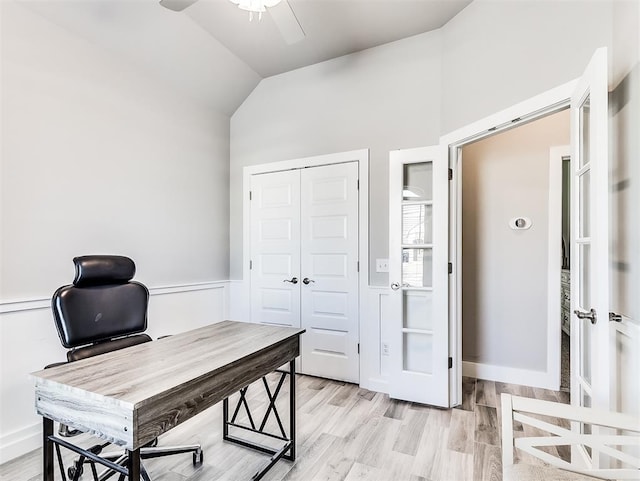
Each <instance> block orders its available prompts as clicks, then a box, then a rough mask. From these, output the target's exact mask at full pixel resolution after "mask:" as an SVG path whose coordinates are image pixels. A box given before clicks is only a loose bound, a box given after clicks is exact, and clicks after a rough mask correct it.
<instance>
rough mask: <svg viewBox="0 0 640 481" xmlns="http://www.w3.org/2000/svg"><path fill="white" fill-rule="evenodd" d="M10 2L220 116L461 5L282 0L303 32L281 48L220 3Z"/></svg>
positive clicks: (423, 27)
mask: <svg viewBox="0 0 640 481" xmlns="http://www.w3.org/2000/svg"><path fill="white" fill-rule="evenodd" d="M0 1H5V0H0ZM18 1H19V3H20V4H22V5H24V6H25V7H26V8H28V9H29V10H31V11H32V12H35V13H36V14H38V15H42V16H43V17H45V18H47V19H48V20H50V21H52V22H54V23H56V24H58V25H59V26H61V27H62V28H64V29H65V30H68V31H71V32H73V33H74V34H75V35H77V36H80V37H82V38H83V39H85V40H86V41H88V42H91V43H93V44H95V45H97V46H99V47H100V48H104V49H106V50H108V51H110V52H112V53H115V54H116V55H117V56H118V57H119V58H121V59H124V60H125V61H128V62H130V63H132V64H133V65H136V66H138V67H142V68H144V70H146V71H147V72H149V73H150V74H151V78H152V79H154V80H156V81H158V82H164V83H168V84H169V85H172V86H173V87H174V88H178V89H180V90H181V91H183V93H185V94H186V95H188V96H190V97H192V98H194V99H196V100H197V101H198V102H204V103H205V104H206V105H209V106H211V107H213V108H214V109H216V110H217V111H219V112H221V113H224V114H227V115H231V114H233V112H235V110H236V109H237V108H238V106H239V105H240V104H241V103H242V102H243V101H244V99H245V98H246V97H247V96H248V95H249V94H250V93H251V91H252V90H253V89H254V88H255V86H256V85H257V84H258V83H259V82H260V80H261V78H265V77H268V76H271V75H275V74H278V73H282V72H286V71H289V70H293V69H296V68H300V67H304V66H307V65H311V64H314V63H318V62H321V61H324V60H328V59H331V58H335V57H339V56H342V55H346V54H349V53H352V52H356V51H359V50H363V49H366V48H370V47H374V46H377V45H381V44H384V43H387V42H391V41H394V40H399V39H401V38H405V37H409V36H412V35H416V34H419V33H423V32H427V31H430V30H434V29H437V28H439V27H441V26H442V25H444V24H445V23H447V22H448V21H449V20H450V19H451V18H453V17H454V16H455V15H456V14H457V13H459V12H460V11H461V10H462V9H463V8H464V7H465V6H467V5H468V4H469V3H471V0H289V1H290V5H291V7H292V9H293V11H294V12H295V15H296V17H297V19H298V21H299V22H300V24H301V26H302V28H303V29H304V31H305V33H306V36H305V38H304V39H303V40H301V41H300V42H298V43H295V44H293V45H287V44H286V43H285V42H284V40H283V39H282V36H281V35H280V32H279V31H278V29H277V28H276V25H275V23H274V22H273V20H272V19H271V17H270V15H269V14H268V13H267V14H265V15H263V17H262V20H261V21H257V19H255V18H254V20H253V21H251V22H250V21H249V17H248V13H247V12H245V11H242V10H240V9H238V8H237V7H236V6H235V5H234V4H232V3H231V2H230V1H229V0H199V1H197V2H196V3H195V4H193V5H191V6H190V7H188V8H187V9H186V10H184V11H182V12H173V11H171V10H168V9H166V8H164V7H162V6H161V5H160V4H159V3H158V0H56V1H51V0H18ZM282 6H283V5H277V6H276V7H273V8H280V7H282ZM284 7H285V8H286V5H284Z"/></svg>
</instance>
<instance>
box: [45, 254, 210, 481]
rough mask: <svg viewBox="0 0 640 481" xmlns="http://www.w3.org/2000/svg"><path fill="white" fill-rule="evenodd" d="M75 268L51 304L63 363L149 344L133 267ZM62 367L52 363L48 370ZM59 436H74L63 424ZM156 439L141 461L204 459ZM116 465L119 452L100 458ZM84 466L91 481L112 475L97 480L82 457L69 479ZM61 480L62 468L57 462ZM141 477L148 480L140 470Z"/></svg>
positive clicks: (119, 260) (92, 262)
mask: <svg viewBox="0 0 640 481" xmlns="http://www.w3.org/2000/svg"><path fill="white" fill-rule="evenodd" d="M73 263H74V264H75V268H76V275H75V279H74V280H73V284H72V285H67V286H63V287H60V288H59V289H58V290H57V291H56V292H55V293H54V294H53V298H52V299H51V307H52V309H53V317H54V320H55V324H56V328H57V330H58V335H59V336H60V341H61V342H62V345H63V346H64V347H66V348H68V349H70V350H69V351H67V361H68V362H73V361H78V360H80V359H85V358H88V357H93V356H97V355H99V354H104V353H107V352H112V351H116V350H119V349H124V348H127V347H131V346H135V345H137V344H142V343H144V342H149V341H151V338H150V337H149V336H148V335H146V334H143V332H144V331H145V330H146V328H147V307H148V304H149V290H148V289H147V288H146V286H144V285H143V284H141V283H139V282H136V281H132V280H131V279H132V278H133V276H134V274H135V271H136V267H135V264H134V262H133V261H132V260H131V259H129V258H128V257H122V256H108V255H91V256H82V257H76V258H74V259H73ZM59 364H64V363H57V364H52V365H50V366H47V367H53V366H54V365H59ZM59 433H60V435H62V436H73V435H74V434H76V433H77V432H76V431H70V430H69V429H68V428H67V427H66V426H64V425H62V426H61V429H60V431H59ZM156 444H157V440H155V441H154V442H152V443H150V444H149V445H147V446H146V447H143V448H141V449H140V457H141V458H142V459H148V458H155V457H160V456H169V455H173V454H180V453H187V452H191V453H193V464H194V465H197V464H202V460H203V454H202V448H201V447H200V445H199V444H195V445H190V446H174V447H165V448H160V447H157V446H156ZM108 445H109V443H103V444H97V445H95V446H92V447H91V448H89V449H88V451H90V452H91V453H93V454H96V455H99V454H101V453H102V450H103V449H104V448H105V447H106V446H108ZM101 455H102V457H104V458H106V459H110V460H112V461H114V462H116V463H117V464H121V465H124V464H125V463H126V461H127V458H126V456H125V455H124V454H123V452H122V451H119V452H118V453H116V454H101ZM85 463H90V464H91V470H92V473H93V478H94V480H95V481H102V480H104V479H107V478H108V477H110V476H111V475H113V474H114V473H115V472H114V471H110V472H109V470H106V471H105V472H103V473H101V474H100V475H99V476H98V474H97V472H96V469H95V463H93V462H92V461H91V460H89V459H87V458H86V457H84V456H80V458H79V459H78V460H76V461H75V462H74V463H73V466H71V467H69V469H68V471H67V473H68V475H69V478H71V479H72V480H77V479H78V478H79V477H80V475H81V474H82V471H83V465H84V464H85ZM59 464H60V470H61V472H62V479H65V476H64V466H63V465H62V461H61V459H60V458H59ZM141 472H142V473H141V474H142V476H143V477H144V478H145V479H149V477H148V474H147V473H146V471H145V470H144V468H143V467H141Z"/></svg>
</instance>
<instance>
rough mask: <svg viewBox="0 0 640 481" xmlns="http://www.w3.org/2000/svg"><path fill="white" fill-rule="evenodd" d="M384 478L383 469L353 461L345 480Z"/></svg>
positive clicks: (367, 480) (364, 480)
mask: <svg viewBox="0 0 640 481" xmlns="http://www.w3.org/2000/svg"><path fill="white" fill-rule="evenodd" d="M373 479H384V478H382V470H380V469H378V468H374V467H373V466H367V465H366V464H362V463H353V465H352V466H351V469H350V470H349V472H348V473H347V476H346V477H345V478H344V481H371V480H373Z"/></svg>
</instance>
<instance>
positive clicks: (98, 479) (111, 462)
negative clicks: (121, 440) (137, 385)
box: [50, 436, 204, 481]
mask: <svg viewBox="0 0 640 481" xmlns="http://www.w3.org/2000/svg"><path fill="white" fill-rule="evenodd" d="M50 439H51V440H52V441H54V442H55V441H56V440H55V437H53V436H50ZM59 441H62V440H61V439H60V440H59ZM155 443H157V440H155V441H154V442H152V443H150V444H155ZM59 445H61V446H63V447H65V448H67V449H70V450H71V451H74V452H75V453H77V454H79V455H80V457H79V459H77V460H76V461H74V462H73V465H72V466H70V467H69V468H68V469H67V472H66V474H67V476H68V477H69V479H70V480H71V481H77V480H78V479H79V478H80V476H82V474H83V472H84V465H85V464H89V466H90V467H91V472H92V475H93V481H105V480H106V479H108V478H110V477H111V476H113V475H114V474H116V473H118V472H120V471H118V469H119V468H120V467H124V466H126V464H127V454H126V452H122V451H116V452H110V453H102V450H103V449H104V448H105V447H106V446H108V445H109V443H104V444H96V445H94V446H91V447H90V448H88V449H86V450H85V449H83V448H80V447H78V446H75V445H72V444H70V443H67V442H57V443H56V449H57V450H58V451H59V449H60V448H59ZM184 453H192V462H193V465H194V466H198V465H202V462H203V460H204V453H203V451H202V447H201V445H200V444H191V445H186V446H163V447H157V446H155V445H152V446H147V447H143V448H140V458H141V459H152V458H159V457H164V456H173V455H176V454H184ZM58 463H59V466H60V472H61V474H62V479H66V478H65V469H64V465H63V464H62V458H61V456H60V455H59V453H58ZM96 464H104V465H105V466H106V468H105V469H104V470H103V471H102V472H101V473H99V474H98V472H97V470H96ZM120 473H121V472H120ZM141 475H142V477H143V479H145V480H147V481H150V478H149V475H148V474H147V472H146V470H145V469H144V467H142V466H141ZM122 477H123V475H122V473H121V476H120V478H121V479H122Z"/></svg>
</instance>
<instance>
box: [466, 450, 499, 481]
mask: <svg viewBox="0 0 640 481" xmlns="http://www.w3.org/2000/svg"><path fill="white" fill-rule="evenodd" d="M473 479H474V480H478V481H502V452H501V450H500V447H499V446H492V445H489V444H484V443H475V446H474V450H473Z"/></svg>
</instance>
